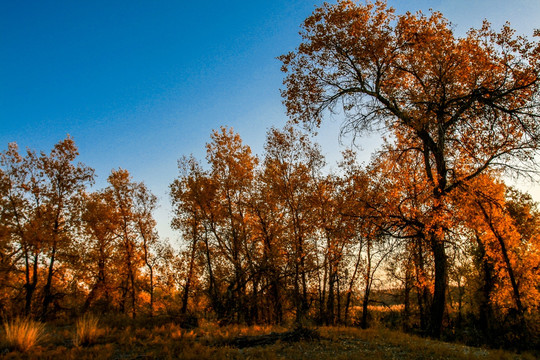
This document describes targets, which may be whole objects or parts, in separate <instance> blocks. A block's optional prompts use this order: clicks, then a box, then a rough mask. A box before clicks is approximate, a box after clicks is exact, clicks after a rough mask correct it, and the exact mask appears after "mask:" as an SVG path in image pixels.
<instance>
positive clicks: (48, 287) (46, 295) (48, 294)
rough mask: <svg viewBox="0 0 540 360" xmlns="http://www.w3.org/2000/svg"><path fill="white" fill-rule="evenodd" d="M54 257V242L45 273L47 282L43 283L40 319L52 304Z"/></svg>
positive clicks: (46, 314) (45, 314) (44, 317)
mask: <svg viewBox="0 0 540 360" xmlns="http://www.w3.org/2000/svg"><path fill="white" fill-rule="evenodd" d="M55 256H56V241H54V242H53V246H52V250H51V259H50V261H49V268H48V272H47V282H46V283H45V287H44V288H43V310H42V312H41V318H42V319H46V317H47V316H48V312H49V305H50V303H51V302H52V298H53V295H52V280H53V272H54V261H55Z"/></svg>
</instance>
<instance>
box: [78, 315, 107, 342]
mask: <svg viewBox="0 0 540 360" xmlns="http://www.w3.org/2000/svg"><path fill="white" fill-rule="evenodd" d="M75 327H76V332H75V341H74V344H75V345H76V346H89V345H92V344H94V343H96V341H97V339H98V337H99V336H100V335H101V334H102V332H103V331H102V330H101V329H100V328H99V320H98V318H97V317H95V316H94V315H91V314H85V315H83V316H82V317H81V318H79V319H78V320H77V322H76V324H75Z"/></svg>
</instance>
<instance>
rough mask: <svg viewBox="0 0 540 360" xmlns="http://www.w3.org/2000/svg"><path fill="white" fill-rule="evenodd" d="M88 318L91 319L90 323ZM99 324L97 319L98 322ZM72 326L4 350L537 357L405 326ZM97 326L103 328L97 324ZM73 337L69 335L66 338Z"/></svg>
mask: <svg viewBox="0 0 540 360" xmlns="http://www.w3.org/2000/svg"><path fill="white" fill-rule="evenodd" d="M88 323H89V322H88V321H87V322H86V324H87V325H88ZM92 324H93V323H92ZM74 326H75V329H73V326H72V327H71V328H50V327H49V328H48V329H49V331H50V332H51V336H48V343H47V344H44V345H43V346H40V347H37V348H35V349H34V350H31V351H30V352H29V353H27V354H21V353H20V352H14V351H12V352H9V353H7V352H4V353H3V354H2V353H0V357H2V355H5V358H6V359H19V358H25V357H24V356H23V355H26V356H28V357H30V358H45V359H56V358H62V359H76V360H82V359H136V358H145V359H332V360H340V359H357V358H358V359H364V358H366V359H379V358H380V359H411V360H423V359H458V360H462V359H501V360H502V359H525V360H528V359H535V356H534V355H533V354H516V353H512V352H507V351H502V350H487V349H483V348H474V347H467V346H464V345H459V344H453V343H445V342H441V341H436V340H429V339H425V338H421V337H418V336H414V335H408V334H404V333H402V332H399V331H392V330H387V329H384V328H374V329H367V330H361V329H358V328H353V327H320V328H318V331H319V333H320V335H321V339H320V340H314V341H298V342H280V341H278V342H277V343H274V344H271V345H265V346H253V347H246V348H242V349H239V348H235V347H233V346H231V345H230V344H231V342H230V340H231V339H234V338H237V337H239V336H258V335H263V334H268V333H270V332H284V331H287V330H289V329H286V328H283V327H277V326H250V327H248V326H238V325H230V326H224V327H219V326H218V325H216V324H213V323H211V322H204V321H203V322H201V324H200V326H199V327H197V328H194V329H189V330H187V329H182V328H181V327H180V326H179V325H177V324H174V323H168V324H162V325H159V326H154V327H145V328H143V327H138V326H125V327H121V328H119V327H114V328H111V329H109V330H108V331H107V332H103V334H101V335H100V336H99V337H95V338H94V341H93V342H91V343H89V344H88V345H86V346H84V347H83V346H76V344H75V343H73V342H71V341H69V336H70V334H71V336H73V335H72V334H73V330H76V329H78V328H77V324H75V325H74ZM90 328H92V329H98V326H97V325H95V324H93V325H92V326H90ZM66 338H68V339H66Z"/></svg>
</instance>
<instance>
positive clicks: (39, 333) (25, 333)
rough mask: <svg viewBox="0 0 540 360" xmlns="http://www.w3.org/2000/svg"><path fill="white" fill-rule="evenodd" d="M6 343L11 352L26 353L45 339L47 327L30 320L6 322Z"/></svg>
mask: <svg viewBox="0 0 540 360" xmlns="http://www.w3.org/2000/svg"><path fill="white" fill-rule="evenodd" d="M4 331H5V341H6V343H7V347H8V348H9V349H10V350H18V351H21V352H26V351H28V350H30V349H31V348H33V347H34V346H35V345H37V344H39V343H40V342H41V341H42V340H43V339H44V338H45V325H44V324H42V323H40V322H37V321H33V320H31V319H28V318H18V317H17V318H15V319H13V320H11V321H6V322H4Z"/></svg>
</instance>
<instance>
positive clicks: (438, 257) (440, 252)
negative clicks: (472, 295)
mask: <svg viewBox="0 0 540 360" xmlns="http://www.w3.org/2000/svg"><path fill="white" fill-rule="evenodd" d="M431 247H432V251H433V260H434V265H435V284H434V285H435V287H434V291H433V302H432V303H431V321H430V324H429V325H430V328H429V333H430V335H431V336H433V337H434V338H440V337H441V332H442V325H443V316H444V310H445V307H446V267H447V266H446V265H447V264H446V262H447V259H446V251H445V248H444V241H443V239H439V238H438V237H437V236H436V235H435V234H434V233H433V234H431Z"/></svg>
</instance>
